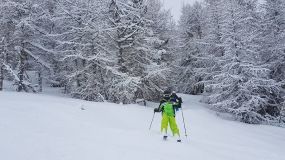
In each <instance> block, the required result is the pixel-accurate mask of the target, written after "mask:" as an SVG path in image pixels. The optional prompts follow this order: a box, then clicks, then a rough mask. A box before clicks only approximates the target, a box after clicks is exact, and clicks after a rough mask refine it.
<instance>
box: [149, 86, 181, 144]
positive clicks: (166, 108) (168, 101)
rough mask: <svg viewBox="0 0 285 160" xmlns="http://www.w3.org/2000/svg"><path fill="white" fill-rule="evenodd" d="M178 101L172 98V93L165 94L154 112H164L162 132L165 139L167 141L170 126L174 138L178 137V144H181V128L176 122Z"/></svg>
mask: <svg viewBox="0 0 285 160" xmlns="http://www.w3.org/2000/svg"><path fill="white" fill-rule="evenodd" d="M176 103H177V101H176V99H173V97H172V96H171V92H167V91H166V92H164V95H163V98H162V100H161V102H160V105H159V107H158V108H155V109H154V112H162V120H161V132H162V133H163V134H164V136H163V139H164V140H166V139H167V129H168V124H169V126H170V129H171V131H172V134H173V136H174V137H177V142H181V139H180V133H179V128H178V126H177V123H176V120H175V111H176V110H178V108H177V106H178V105H177V104H176Z"/></svg>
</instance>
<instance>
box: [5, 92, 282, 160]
mask: <svg viewBox="0 0 285 160" xmlns="http://www.w3.org/2000/svg"><path fill="white" fill-rule="evenodd" d="M182 96H183V99H184V116H185V118H186V125H187V129H188V131H189V132H188V134H189V137H188V139H185V138H184V137H183V139H182V140H183V142H182V143H177V142H176V141H175V139H172V138H170V140H168V141H163V140H162V137H161V135H160V133H159V125H160V115H159V114H157V115H156V116H155V119H154V123H153V126H152V130H151V131H149V130H148V127H149V123H150V121H151V118H152V115H153V109H152V108H148V107H142V106H137V105H116V104H111V103H94V102H86V101H82V100H75V99H70V98H64V97H54V96H47V95H38V94H26V93H15V92H0V159H1V160H97V159H98V160H104V159H106V160H235V159H238V160H240V159H242V160H284V159H285V152H284V151H285V150H284V148H285V129H284V128H278V127H273V126H262V125H247V124H243V123H238V122H233V121H226V120H222V119H220V118H218V117H216V116H215V115H214V114H213V113H212V112H210V111H208V110H207V109H205V108H204V107H203V104H201V103H199V102H198V100H199V98H200V97H197V96H187V95H182ZM181 117H182V116H181V112H179V113H178V114H177V121H178V123H179V126H180V130H181V135H184V129H183V124H182V118H181Z"/></svg>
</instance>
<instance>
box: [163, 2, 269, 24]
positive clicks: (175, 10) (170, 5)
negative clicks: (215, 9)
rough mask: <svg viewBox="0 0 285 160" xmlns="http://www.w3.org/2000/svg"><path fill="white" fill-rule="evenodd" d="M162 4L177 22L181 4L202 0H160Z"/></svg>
mask: <svg viewBox="0 0 285 160" xmlns="http://www.w3.org/2000/svg"><path fill="white" fill-rule="evenodd" d="M161 1H162V2H163V3H164V6H165V8H166V9H171V12H172V15H173V17H174V19H175V20H176V21H178V20H179V18H180V15H181V8H182V6H183V3H184V4H186V3H189V4H194V2H195V1H203V0H161ZM258 1H259V3H264V1H265V0H258Z"/></svg>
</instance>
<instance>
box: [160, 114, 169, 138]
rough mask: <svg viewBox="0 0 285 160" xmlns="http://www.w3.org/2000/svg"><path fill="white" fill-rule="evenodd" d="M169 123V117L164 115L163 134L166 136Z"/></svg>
mask: <svg viewBox="0 0 285 160" xmlns="http://www.w3.org/2000/svg"><path fill="white" fill-rule="evenodd" d="M168 121H169V118H168V116H167V115H166V114H165V113H163V114H162V120H161V133H162V134H163V135H165V136H166V135H167V128H168Z"/></svg>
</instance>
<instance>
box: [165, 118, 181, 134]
mask: <svg viewBox="0 0 285 160" xmlns="http://www.w3.org/2000/svg"><path fill="white" fill-rule="evenodd" d="M168 123H169V126H170V129H171V131H172V134H173V136H175V135H178V136H180V133H179V129H178V126H177V124H176V120H175V117H174V116H168V115H167V114H166V113H163V114H162V120H161V132H162V133H167V128H168Z"/></svg>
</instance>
